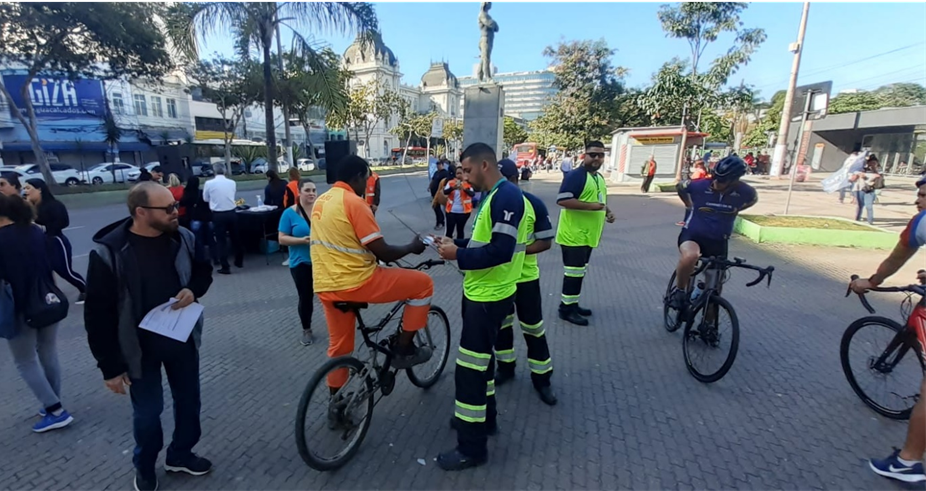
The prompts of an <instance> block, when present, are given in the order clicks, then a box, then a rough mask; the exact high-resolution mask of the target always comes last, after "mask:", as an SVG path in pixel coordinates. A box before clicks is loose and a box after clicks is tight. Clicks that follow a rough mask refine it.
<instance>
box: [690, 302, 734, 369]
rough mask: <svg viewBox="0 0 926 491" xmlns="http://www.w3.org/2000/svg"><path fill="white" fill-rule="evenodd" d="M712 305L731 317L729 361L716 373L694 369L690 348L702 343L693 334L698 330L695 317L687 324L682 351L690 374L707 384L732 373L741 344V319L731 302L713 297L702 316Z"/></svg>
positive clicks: (703, 310)
mask: <svg viewBox="0 0 926 491" xmlns="http://www.w3.org/2000/svg"><path fill="white" fill-rule="evenodd" d="M712 303H713V304H716V305H717V307H718V308H719V309H720V308H722V309H724V310H726V311H727V315H728V316H729V317H730V324H731V334H730V352H729V353H728V354H727V359H726V360H725V361H724V362H723V364H722V365H721V366H720V369H719V370H717V371H716V372H714V373H701V372H699V371H698V369H697V368H695V367H694V365H693V364H692V362H691V355H690V354H689V347H690V345H691V343H692V342H695V341H698V342H700V336H695V335H693V334H692V330H693V329H696V328H697V327H696V326H695V319H694V316H692V318H691V319H689V320H688V321H687V322H686V323H685V333H684V336H683V337H682V351H683V352H684V355H685V366H686V367H687V368H688V372H689V373H690V374H691V376H692V377H694V378H695V379H696V380H698V381H699V382H703V383H705V384H711V383H714V382H716V381H718V380H720V379H722V378H723V376H724V375H726V374H727V372H729V371H730V367H732V366H733V362H734V361H735V360H736V352H737V350H738V349H739V343H740V323H739V318H737V317H736V311H735V310H733V306H732V305H730V302H728V301H727V300H726V299H725V298H723V297H721V296H720V295H716V294H714V295H711V296H710V298H708V299H707V303H705V305H704V308H703V309H701V312H700V313H701V316H704V315H707V311H708V309H709V308H710V306H711V304H712ZM718 315H719V314H718ZM695 337H698V339H697V340H695V339H694V338H695Z"/></svg>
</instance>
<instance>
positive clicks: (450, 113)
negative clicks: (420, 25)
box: [341, 35, 463, 160]
mask: <svg viewBox="0 0 926 491" xmlns="http://www.w3.org/2000/svg"><path fill="white" fill-rule="evenodd" d="M341 62H342V65H343V66H344V68H346V69H347V70H349V71H350V72H351V74H352V75H353V77H352V79H351V83H352V84H358V85H360V84H366V83H368V82H370V81H372V80H376V81H378V82H379V83H380V84H381V87H382V90H383V91H385V90H391V91H395V92H397V93H398V94H399V96H401V97H402V98H404V99H405V101H406V102H407V103H408V107H409V109H410V110H411V111H413V112H418V113H427V112H429V111H431V110H434V111H436V112H437V113H438V114H439V115H440V117H442V118H445V119H447V118H451V119H452V118H458V117H459V116H460V107H462V106H461V104H462V100H463V92H462V90H461V88H460V83H459V81H458V80H457V77H456V76H455V75H454V74H453V72H451V71H450V66H449V65H448V64H447V63H445V62H437V63H431V66H430V67H429V68H428V70H427V71H426V72H425V73H424V75H422V76H421V80H420V83H419V85H418V86H413V85H408V84H404V83H402V75H403V74H402V71H401V69H400V66H399V60H398V58H396V56H395V54H394V53H393V52H392V50H391V49H389V47H388V46H386V44H385V43H384V42H383V40H382V37H380V36H378V35H377V36H375V37H374V38H373V39H372V40H370V41H368V42H366V43H363V42H361V41H360V40H359V39H358V40H355V41H354V42H353V44H351V45H350V46H348V47H347V49H346V50H345V51H344V55H343V57H342V59H341ZM399 123H400V121H399V115H398V114H393V115H391V116H390V117H389V118H388V120H387V121H385V122H382V121H381V122H379V123H378V124H377V125H376V127H375V128H374V129H373V131H372V132H371V134H370V137H369V141H366V140H367V138H366V135H363V134H361V135H359V137H355V136H354V132H353V131H351V132H350V133H351V135H349V136H350V137H351V138H357V139H358V142H357V151H358V153H359V154H361V155H363V156H365V157H367V158H369V159H373V160H385V159H388V158H389V157H391V155H392V149H393V148H400V147H403V146H404V145H405V142H404V141H400V139H399V138H398V137H397V136H396V135H394V134H393V133H391V132H390V130H391V129H393V128H395V127H396V126H398V124H399Z"/></svg>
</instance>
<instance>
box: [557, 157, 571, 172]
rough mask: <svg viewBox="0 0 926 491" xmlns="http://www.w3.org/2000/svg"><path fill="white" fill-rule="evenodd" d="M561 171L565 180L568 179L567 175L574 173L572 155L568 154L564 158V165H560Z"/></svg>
mask: <svg viewBox="0 0 926 491" xmlns="http://www.w3.org/2000/svg"><path fill="white" fill-rule="evenodd" d="M559 169H560V170H561V171H563V178H565V177H566V174H569V172H571V171H572V154H571V153H567V154H566V156H565V157H563V163H562V164H560V167H559Z"/></svg>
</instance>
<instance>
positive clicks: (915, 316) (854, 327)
mask: <svg viewBox="0 0 926 491" xmlns="http://www.w3.org/2000/svg"><path fill="white" fill-rule="evenodd" d="M856 279H858V276H856V275H853V276H852V280H853V281H854V280H856ZM870 291H873V292H891V293H896V292H900V293H906V294H907V298H906V299H905V300H904V301H903V302H902V303H901V309H900V312H901V316H902V317H904V318H906V324H905V325H903V326H901V325H900V324H899V323H897V321H895V320H893V319H889V318H887V317H881V316H876V315H871V316H867V317H862V318H861V319H859V320H857V321H855V322H853V323H852V324H850V325H849V327H848V328H846V332H845V333H844V334H843V335H842V342H841V343H840V346H839V359H840V361H841V362H842V371H843V372H844V373H845V374H846V379H847V380H848V381H849V386H850V387H852V390H853V391H855V394H856V395H857V396H858V397H859V399H861V400H862V402H864V403H865V404H866V405H868V407H870V408H871V409H873V410H874V411H875V412H876V413H878V414H880V415H882V416H886V417H888V418H891V419H898V420H903V419H909V418H910V412H911V411H912V410H913V406H914V405H915V404H916V401H917V400H919V398H920V394H919V391H918V389H919V387H920V384H921V383H922V380H923V376H924V372H926V358H924V353H923V348H924V345H923V343H926V286H924V285H907V286H892V287H878V288H872V289H871V290H870ZM850 293H852V290H851V289H850V290H848V291H846V296H847V297H848V296H849V294H850ZM913 295H919V296H920V299H919V301H918V302H916V305H915V306H914V304H913ZM858 297H859V300H860V301H861V302H862V305H863V306H864V307H865V310H867V311H868V312H869V313H870V314H874V313H875V309H874V308H872V306H871V304H870V303H868V299H867V298H865V294H862V293H860V294H859V296H858ZM908 354H909V356H907V355H908ZM859 361H862V362H864V363H856V365H861V367H859V368H860V370H855V369H853V362H859ZM904 361H906V363H903V364H901V362H904ZM866 378H870V379H871V380H870V381H869V382H868V383H865V382H864V380H865V379H866ZM860 379H861V380H862V381H861V382H860ZM894 380H896V381H897V382H898V383H897V386H898V387H897V388H894V387H892V386H893V384H891V383H890V382H893V381H894ZM863 385H864V387H863ZM877 392H880V393H881V395H879V394H877Z"/></svg>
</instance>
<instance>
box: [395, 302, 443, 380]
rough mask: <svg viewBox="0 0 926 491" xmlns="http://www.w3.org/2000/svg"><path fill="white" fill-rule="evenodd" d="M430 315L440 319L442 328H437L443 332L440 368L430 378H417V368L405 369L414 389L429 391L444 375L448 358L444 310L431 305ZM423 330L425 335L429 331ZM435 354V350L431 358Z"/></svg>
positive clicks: (426, 328)
mask: <svg viewBox="0 0 926 491" xmlns="http://www.w3.org/2000/svg"><path fill="white" fill-rule="evenodd" d="M431 314H435V315H436V316H437V317H438V318H439V319H440V324H441V326H443V327H442V328H441V327H438V329H441V330H442V331H444V332H443V334H444V339H445V341H444V343H443V347H441V349H440V352H441V355H442V358H443V359H442V360H441V363H440V367H439V368H438V369H437V370H436V371H435V372H434V374H433V375H432V376H431V377H430V378H421V377H418V375H417V374H416V373H415V368H417V367H409V368H407V369H405V374H406V375H408V380H410V381H411V383H412V384H414V385H415V386H416V387H420V388H422V389H430V388H431V387H433V386H434V384H436V383H437V381H438V380H440V376H441V374H443V373H444V368H445V367H446V366H447V359H448V358H449V357H450V320H449V319H448V318H447V314H446V313H445V312H444V309H442V308H440V307H437V306H435V305H432V306H431V308H430V309H428V316H429V317H430V316H431ZM424 330H425V333H426V334H427V332H428V330H430V326H425V327H424ZM435 348H436V347H435ZM437 354H438V350H436V349H435V350H434V352H433V353H432V355H431V356H432V357H433V356H435V355H437ZM420 366H421V365H418V367H420Z"/></svg>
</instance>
